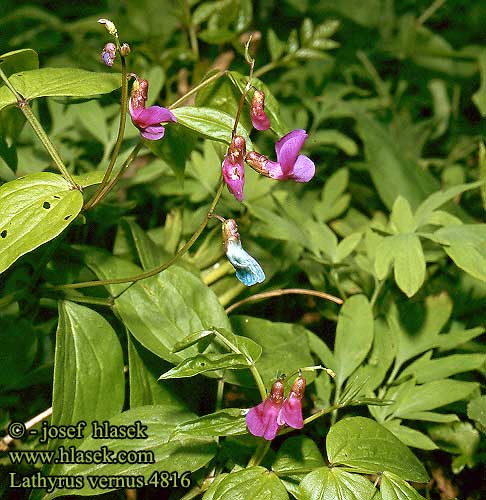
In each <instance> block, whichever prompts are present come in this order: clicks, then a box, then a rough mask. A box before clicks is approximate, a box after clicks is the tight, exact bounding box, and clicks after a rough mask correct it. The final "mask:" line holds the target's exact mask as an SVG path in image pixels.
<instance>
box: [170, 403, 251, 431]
mask: <svg viewBox="0 0 486 500" xmlns="http://www.w3.org/2000/svg"><path fill="white" fill-rule="evenodd" d="M247 411H248V410H246V409H240V408H225V409H224V410H219V411H217V412H215V413H211V414H209V415H204V416H203V417H199V418H197V419H195V420H188V421H186V422H183V423H182V424H179V425H178V426H177V427H176V428H175V430H174V436H194V437H213V436H236V435H239V434H246V433H247V432H248V431H247V429H246V420H245V415H246V413H247Z"/></svg>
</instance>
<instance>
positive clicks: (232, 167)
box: [221, 90, 316, 201]
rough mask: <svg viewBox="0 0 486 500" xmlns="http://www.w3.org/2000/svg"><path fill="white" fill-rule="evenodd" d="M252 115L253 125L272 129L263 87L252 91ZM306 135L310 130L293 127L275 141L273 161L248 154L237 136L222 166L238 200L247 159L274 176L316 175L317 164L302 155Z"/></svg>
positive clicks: (298, 177)
mask: <svg viewBox="0 0 486 500" xmlns="http://www.w3.org/2000/svg"><path fill="white" fill-rule="evenodd" d="M250 116H251V121H252V124H253V126H254V127H255V128H256V129H257V130H267V129H268V128H270V120H269V118H268V115H267V114H266V113H265V94H264V92H262V91H260V90H255V91H254V93H253V99H252V103H251V107H250ZM307 137H308V135H307V132H306V131H305V130H302V129H297V130H293V131H292V132H289V133H288V134H287V135H285V136H283V137H282V138H281V139H280V140H279V141H277V143H276V144H275V152H276V155H277V161H272V160H270V159H269V158H268V157H267V156H264V155H262V154H260V153H257V152H256V151H250V152H248V153H245V141H244V139H243V137H241V136H236V137H234V138H233V140H232V141H231V144H230V145H229V148H228V152H227V153H226V156H225V157H224V160H223V163H222V166H221V168H222V172H223V177H224V181H225V182H226V185H227V186H228V190H229V191H230V193H232V194H233V195H234V197H235V198H236V199H237V200H238V201H243V186H244V184H245V168H244V167H245V166H244V161H246V162H247V163H248V165H250V167H252V168H253V169H254V170H256V171H257V172H258V173H260V174H262V175H264V176H266V177H270V178H271V179H276V180H280V181H283V180H293V181H295V182H308V181H310V180H311V179H312V178H313V177H314V174H315V172H316V167H315V165H314V162H313V161H312V160H311V159H310V158H309V157H307V156H305V155H301V154H300V150H301V149H302V147H303V145H304V143H305V141H306V140H307Z"/></svg>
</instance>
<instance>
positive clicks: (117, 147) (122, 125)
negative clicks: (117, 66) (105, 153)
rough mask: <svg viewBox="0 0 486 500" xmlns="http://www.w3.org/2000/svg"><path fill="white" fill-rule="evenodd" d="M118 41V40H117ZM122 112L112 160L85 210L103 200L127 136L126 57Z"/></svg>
mask: <svg viewBox="0 0 486 500" xmlns="http://www.w3.org/2000/svg"><path fill="white" fill-rule="evenodd" d="M117 39H118V38H117ZM121 67H122V73H121V75H122V76H121V78H122V81H121V112H120V123H119V125H118V136H117V138H116V143H115V147H114V148H113V153H112V155H111V160H110V163H109V165H108V168H107V169H106V172H105V175H104V176H103V180H102V181H101V184H100V185H99V187H98V189H97V191H96V192H95V194H94V195H93V196H92V198H91V199H90V200H89V201H88V202H87V203H86V204H85V206H84V210H89V209H90V208H92V207H94V206H95V205H96V204H97V203H98V202H99V201H100V199H101V198H103V195H102V193H103V192H104V189H105V186H106V185H107V184H108V179H109V178H110V175H111V172H112V171H113V167H114V166H115V161H116V159H117V158H118V154H119V153H120V148H121V145H122V142H123V136H124V135H125V125H126V122H127V108H128V79H127V64H126V59H125V57H123V56H121Z"/></svg>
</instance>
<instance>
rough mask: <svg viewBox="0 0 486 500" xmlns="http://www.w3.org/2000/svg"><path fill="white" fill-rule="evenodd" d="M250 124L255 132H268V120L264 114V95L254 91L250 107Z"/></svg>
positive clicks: (259, 91)
mask: <svg viewBox="0 0 486 500" xmlns="http://www.w3.org/2000/svg"><path fill="white" fill-rule="evenodd" d="M250 116H251V123H253V126H254V127H255V128H256V129H257V130H268V129H269V128H270V120H269V119H268V116H267V114H266V113H265V93H264V92H262V91H261V90H255V92H254V93H253V99H252V101H251V106H250Z"/></svg>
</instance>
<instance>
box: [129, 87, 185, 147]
mask: <svg viewBox="0 0 486 500" xmlns="http://www.w3.org/2000/svg"><path fill="white" fill-rule="evenodd" d="M147 96H148V81H147V80H143V79H138V78H137V79H136V80H135V82H134V83H133V87H132V94H131V96H130V101H129V103H128V107H129V109H130V116H131V117H132V122H133V124H134V125H135V126H136V127H137V128H138V129H139V130H140V135H141V136H142V137H144V138H145V139H148V140H149V141H156V140H158V139H162V137H164V133H165V128H164V127H163V126H162V125H161V122H176V121H177V119H176V117H175V116H174V114H173V113H172V112H171V111H169V110H168V109H167V108H162V107H160V106H150V108H145V102H146V101H147Z"/></svg>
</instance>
